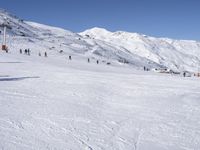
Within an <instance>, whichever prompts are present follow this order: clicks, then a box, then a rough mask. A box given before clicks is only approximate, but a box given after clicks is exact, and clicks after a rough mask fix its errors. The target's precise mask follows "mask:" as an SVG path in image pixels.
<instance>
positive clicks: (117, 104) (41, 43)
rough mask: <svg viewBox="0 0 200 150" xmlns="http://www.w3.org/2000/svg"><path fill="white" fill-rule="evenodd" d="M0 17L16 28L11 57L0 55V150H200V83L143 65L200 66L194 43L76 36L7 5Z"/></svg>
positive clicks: (94, 32) (104, 34)
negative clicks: (145, 68) (27, 18)
mask: <svg viewBox="0 0 200 150" xmlns="http://www.w3.org/2000/svg"><path fill="white" fill-rule="evenodd" d="M5 19H6V20H5ZM0 21H2V22H3V21H7V22H8V23H9V24H10V25H11V26H12V29H11V30H9V31H8V32H9V34H8V46H9V53H5V52H3V51H1V53H0V68H1V69H0V149H2V150H27V149H28V150H36V149H39V150H40V149H41V150H49V149H50V150H52V149H54V150H66V149H67V150H198V149H199V147H200V103H199V99H200V92H199V88H200V84H199V83H200V80H199V79H198V78H195V77H192V78H183V77H181V76H179V75H169V74H167V75H166V74H156V73H154V72H143V71H140V70H138V68H142V67H143V66H144V65H145V66H149V67H164V66H167V67H171V68H174V69H177V68H179V69H180V70H186V69H187V70H194V71H195V69H197V64H196V63H197V62H198V59H199V47H200V46H199V43H198V42H195V41H177V40H171V39H157V38H153V37H148V36H145V35H140V34H136V33H126V32H115V33H112V32H109V31H106V30H105V29H99V28H94V29H90V30H87V31H85V32H83V33H80V34H77V33H73V32H71V31H66V30H64V29H60V28H56V27H50V26H47V25H42V24H38V23H33V22H26V21H22V20H21V21H20V19H18V18H17V17H15V16H13V15H11V14H9V13H7V12H5V11H3V10H1V11H0ZM19 26H20V28H18V27H19ZM1 31H2V29H1ZM21 32H23V34H21ZM1 37H2V36H0V40H1ZM20 48H21V49H25V48H30V49H31V55H30V56H28V55H25V54H19V49H20ZM60 50H63V53H59V51H60ZM45 51H47V53H48V57H47V58H45V57H43V52H45ZM39 52H41V53H42V56H41V57H39V56H38V53H39ZM68 55H72V60H71V61H70V60H68ZM87 58H91V61H90V63H87ZM97 59H98V60H101V61H100V63H99V64H98V65H97V64H96V60H97ZM106 62H111V65H106ZM124 63H125V64H127V65H124ZM193 63H194V65H193ZM174 66H176V67H174Z"/></svg>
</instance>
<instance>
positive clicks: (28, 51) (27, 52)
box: [19, 49, 31, 55]
mask: <svg viewBox="0 0 200 150" xmlns="http://www.w3.org/2000/svg"><path fill="white" fill-rule="evenodd" d="M19 52H20V54H22V53H23V51H22V49H20V50H19ZM24 54H25V55H31V51H30V49H25V50H24Z"/></svg>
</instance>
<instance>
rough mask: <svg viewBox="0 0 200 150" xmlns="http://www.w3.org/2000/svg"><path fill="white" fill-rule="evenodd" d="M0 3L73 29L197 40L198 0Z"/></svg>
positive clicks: (20, 0) (199, 28)
mask: <svg viewBox="0 0 200 150" xmlns="http://www.w3.org/2000/svg"><path fill="white" fill-rule="evenodd" d="M0 7H1V8H3V9H6V10H8V11H9V12H11V13H14V14H15V15H17V16H19V17H21V18H23V19H25V20H30V21H35V22H39V23H43V24H49V25H53V26H58V27H62V28H65V29H68V30H71V31H74V32H80V31H83V30H85V29H88V28H92V27H103V28H106V29H108V30H110V31H116V30H122V31H128V32H138V33H143V34H147V35H151V36H155V37H170V38H175V39H193V40H200V0H0Z"/></svg>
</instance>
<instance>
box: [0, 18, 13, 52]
mask: <svg viewBox="0 0 200 150" xmlns="http://www.w3.org/2000/svg"><path fill="white" fill-rule="evenodd" d="M4 19H5V22H4V23H3V24H0V27H1V28H3V42H2V47H1V49H2V50H5V51H6V52H7V51H8V47H7V45H6V30H7V29H11V27H10V26H9V23H7V21H6V19H7V18H4Z"/></svg>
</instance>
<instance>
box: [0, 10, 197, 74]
mask: <svg viewBox="0 0 200 150" xmlns="http://www.w3.org/2000/svg"><path fill="white" fill-rule="evenodd" d="M5 21H6V22H7V23H8V24H9V25H10V26H11V27H12V29H11V30H9V31H8V36H9V38H10V39H9V40H8V41H9V42H8V46H9V47H10V48H11V49H15V50H16V49H23V48H26V47H30V48H31V49H32V50H33V51H34V52H35V53H38V52H39V51H46V50H50V52H51V53H52V54H54V55H57V54H55V53H57V52H58V51H60V50H62V51H64V52H65V53H64V54H67V55H69V54H70V55H71V54H73V55H82V56H83V57H96V58H97V59H99V58H101V59H108V60H110V61H117V62H119V63H126V64H128V65H131V66H133V67H136V68H143V66H146V67H148V68H150V69H153V68H169V69H171V70H174V71H185V70H187V71H191V72H197V71H198V69H199V64H200V42H198V41H194V40H173V39H170V38H155V37H151V36H148V35H144V34H139V33H130V32H125V31H116V32H110V31H108V30H106V29H103V28H99V27H94V28H91V29H88V30H85V31H83V32H81V33H74V32H72V31H69V30H65V29H62V28H58V27H52V26H48V25H43V24H40V23H35V22H29V21H24V20H22V19H20V18H18V17H16V16H15V15H12V14H10V13H8V12H7V11H5V10H1V11H0V23H1V24H2V23H3V22H5ZM1 31H2V29H1ZM13 39H14V40H13ZM0 40H1V39H0ZM52 50H53V51H52Z"/></svg>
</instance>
